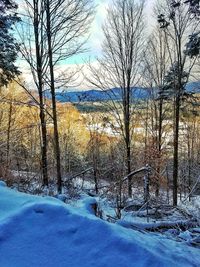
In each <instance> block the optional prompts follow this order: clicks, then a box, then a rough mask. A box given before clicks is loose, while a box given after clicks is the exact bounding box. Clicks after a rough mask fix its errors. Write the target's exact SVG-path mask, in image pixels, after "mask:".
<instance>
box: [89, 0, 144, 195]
mask: <svg viewBox="0 0 200 267" xmlns="http://www.w3.org/2000/svg"><path fill="white" fill-rule="evenodd" d="M143 8H144V1H141V2H140V3H139V4H137V3H136V1H132V0H123V1H119V0H116V1H113V3H112V5H111V6H110V7H109V9H108V13H107V20H106V23H105V24H104V26H103V33H104V42H103V45H102V57H101V58H99V59H98V66H97V67H94V66H93V65H92V64H89V69H90V71H91V76H90V77H87V79H88V81H89V82H90V84H92V85H93V86H95V87H97V88H100V89H101V90H104V91H105V92H106V93H107V94H108V98H109V100H110V101H108V102H107V103H106V104H107V105H108V107H109V108H110V110H111V112H112V115H113V116H115V118H116V121H117V123H118V125H119V128H120V130H121V135H122V136H123V140H124V144H125V151H126V174H127V175H128V174H129V173H130V172H131V168H132V167H131V146H132V140H131V131H132V115H133V101H134V100H133V93H134V90H133V87H134V86H135V85H136V84H137V83H138V82H139V79H140V76H139V70H140V59H141V51H142V49H143V42H144V40H143V29H144V23H143ZM91 77H92V78H91ZM111 88H115V89H113V90H107V89H111ZM116 88H117V89H118V91H117V90H116ZM117 95H118V96H119V98H120V99H122V101H118V103H117V102H115V101H112V99H113V98H116V96H117ZM128 193H129V196H130V197H131V196H132V187H131V178H130V177H129V180H128Z"/></svg>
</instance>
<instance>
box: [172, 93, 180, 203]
mask: <svg viewBox="0 0 200 267" xmlns="http://www.w3.org/2000/svg"><path fill="white" fill-rule="evenodd" d="M174 113H175V114H174V158H173V206H177V192H178V143H179V142H178V141H179V119H180V95H179V93H178V95H177V96H176V98H175V107H174Z"/></svg>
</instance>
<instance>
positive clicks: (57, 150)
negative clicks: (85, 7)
mask: <svg viewBox="0 0 200 267" xmlns="http://www.w3.org/2000/svg"><path fill="white" fill-rule="evenodd" d="M46 16H47V18H46V20H47V25H46V26H47V39H48V55H49V70H50V87H51V97H52V110H53V125H54V142H55V154H56V155H55V156H56V172H57V190H58V193H59V194H60V193H62V176H61V164H60V145H59V134H58V122H57V108H56V96H55V80H54V65H53V53H52V36H51V14H50V6H49V0H46Z"/></svg>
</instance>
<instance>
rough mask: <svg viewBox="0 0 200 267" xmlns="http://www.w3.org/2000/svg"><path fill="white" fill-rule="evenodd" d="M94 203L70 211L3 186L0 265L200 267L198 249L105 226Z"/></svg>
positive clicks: (0, 192)
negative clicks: (95, 214) (95, 209)
mask: <svg viewBox="0 0 200 267" xmlns="http://www.w3.org/2000/svg"><path fill="white" fill-rule="evenodd" d="M92 201H93V200H92ZM91 203H92V202H91V198H88V199H86V200H85V201H83V205H82V206H79V207H77V208H75V207H73V208H72V207H71V206H69V205H66V204H64V203H63V202H61V201H60V200H58V199H54V198H51V197H37V196H31V195H27V194H23V193H19V192H17V191H14V190H11V189H9V188H7V187H6V186H4V184H3V183H0V266H1V267H67V266H70V267H80V266H81V267H132V266H137V267H139V266H153V267H154V266H159V267H161V266H162V267H164V266H169V267H173V266H181V267H187V266H196V267H197V266H200V253H199V252H200V251H199V249H197V248H193V247H189V246H188V245H185V244H184V243H178V242H175V241H173V240H169V239H167V238H166V237H163V236H160V235H155V234H151V233H148V234H147V233H142V232H139V231H134V230H130V229H125V228H123V227H122V226H120V225H115V224H111V223H107V222H104V221H102V220H101V219H99V218H97V217H95V216H94V215H93V214H92V212H91V210H90V209H89V206H90V204H91Z"/></svg>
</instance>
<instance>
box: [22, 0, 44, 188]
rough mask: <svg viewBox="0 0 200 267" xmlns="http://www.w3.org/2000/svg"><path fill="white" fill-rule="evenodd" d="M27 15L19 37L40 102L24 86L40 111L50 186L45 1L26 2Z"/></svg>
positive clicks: (42, 161) (24, 15)
mask: <svg viewBox="0 0 200 267" xmlns="http://www.w3.org/2000/svg"><path fill="white" fill-rule="evenodd" d="M24 5H25V8H24V10H25V13H24V14H22V15H23V16H22V23H21V25H20V28H19V27H18V35H19V38H20V40H21V49H20V52H21V54H22V56H23V58H24V59H25V61H26V62H27V63H28V65H29V68H30V70H31V73H32V76H33V81H34V84H35V86H36V88H37V91H38V95H39V100H37V99H36V98H34V97H33V95H32V93H31V91H29V90H28V89H27V86H25V85H24V84H23V85H22V86H23V87H24V89H25V90H26V91H27V92H28V94H29V95H30V96H31V98H32V99H33V100H34V101H35V102H36V104H38V106H39V109H40V123H41V165H42V166H41V167H42V175H43V184H44V185H48V172H47V128H46V114H45V100H44V89H45V77H46V72H47V67H46V65H47V62H48V58H47V54H46V50H45V47H46V44H45V41H46V37H45V28H44V1H41V0H33V1H31V0H24Z"/></svg>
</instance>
